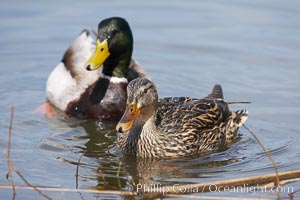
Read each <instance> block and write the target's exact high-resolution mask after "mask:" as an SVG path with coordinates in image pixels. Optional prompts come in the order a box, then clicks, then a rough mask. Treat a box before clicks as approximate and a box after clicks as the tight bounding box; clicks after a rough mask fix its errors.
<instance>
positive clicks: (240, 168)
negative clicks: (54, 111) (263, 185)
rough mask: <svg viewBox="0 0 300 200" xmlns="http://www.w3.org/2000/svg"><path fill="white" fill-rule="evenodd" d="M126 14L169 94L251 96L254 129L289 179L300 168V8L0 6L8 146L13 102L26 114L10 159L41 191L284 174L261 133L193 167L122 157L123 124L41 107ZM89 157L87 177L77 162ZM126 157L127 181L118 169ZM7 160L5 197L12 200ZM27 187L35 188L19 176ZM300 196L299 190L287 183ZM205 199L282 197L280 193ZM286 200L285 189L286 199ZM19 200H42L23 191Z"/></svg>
mask: <svg viewBox="0 0 300 200" xmlns="http://www.w3.org/2000/svg"><path fill="white" fill-rule="evenodd" d="M111 16H122V17H124V18H126V19H127V20H128V22H129V23H130V25H131V28H132V31H133V34H134V40H135V42H134V57H135V58H136V59H137V60H138V61H139V62H140V63H141V64H142V65H143V67H144V68H145V69H146V71H147V72H148V73H149V74H150V75H151V77H152V80H153V81H154V82H155V84H156V86H157V88H158V91H159V95H160V96H161V97H164V96H192V97H203V96H206V95H207V94H208V93H209V91H210V90H211V88H212V86H213V85H214V84H215V83H219V84H221V85H222V86H223V90H224V94H225V98H226V100H228V101H251V102H252V103H251V104H249V105H232V109H239V108H247V109H248V110H249V114H250V116H249V119H248V121H247V125H248V126H249V127H251V128H252V129H253V131H255V133H256V134H257V136H258V137H259V138H260V140H261V141H262V143H263V144H264V145H265V147H266V148H267V149H268V150H269V151H270V153H271V155H272V156H273V159H274V160H275V161H276V162H277V164H278V168H279V171H280V172H283V171H288V170H295V169H299V164H300V160H299V156H300V139H299V134H300V122H299V119H300V67H299V63H300V57H299V55H300V2H299V1H296V0H294V1H279V0H275V1H270V0H266V1H258V0H254V1H234V0H229V1H217V0H213V1H196V0H194V1H188V2H186V1H179V0H178V1H172V2H171V1H158V0H154V1H151V2H141V1H137V0H136V1H110V2H101V1H89V2H70V1H51V2H50V1H49V2H40V1H31V0H29V1H21V0H20V1H2V2H1V6H0V33H1V37H0V61H1V66H0V108H1V114H0V128H1V129H0V130H1V134H2V136H1V139H0V149H1V150H2V151H3V150H6V149H7V141H8V135H7V132H8V124H9V112H10V106H11V105H13V106H14V108H15V115H14V122H13V129H12V133H13V135H12V148H11V158H12V161H13V162H14V163H15V164H16V166H17V168H18V170H19V171H20V172H21V173H22V174H23V175H24V176H25V177H26V178H27V179H28V181H30V183H32V184H33V185H37V186H46V187H59V188H76V185H77V187H78V188H80V189H94V190H103V189H104V190H125V189H128V188H130V187H131V186H132V181H130V179H131V177H132V178H133V179H134V181H135V182H136V183H145V184H151V183H161V184H165V185H172V184H175V183H180V184H184V183H203V182H211V181H217V180H225V179H231V178H240V177H245V176H252V175H263V174H268V173H273V172H274V169H273V167H272V165H271V163H270V161H269V160H268V158H267V157H266V156H265V155H264V154H263V152H262V150H261V149H260V147H259V146H258V145H257V144H256V143H255V141H254V140H253V139H252V137H251V135H250V134H249V133H248V132H247V131H246V130H245V129H244V128H241V130H240V132H241V134H242V138H241V140H240V141H239V142H237V143H236V144H234V145H232V146H231V147H230V148H229V149H227V150H225V151H223V152H219V153H215V154H212V155H208V156H204V157H199V158H194V159H191V160H177V161H171V162H160V163H150V162H146V163H144V162H137V161H135V160H130V159H129V160H128V159H125V158H123V157H122V155H119V154H116V153H115V149H114V144H115V140H116V134H115V131H114V126H115V124H114V123H103V122H98V121H95V120H78V119H74V118H69V117H66V116H64V115H61V116H55V117H52V118H49V117H47V116H46V115H43V114H37V113H35V112H33V111H34V109H35V108H36V107H38V106H39V105H41V104H43V103H44V102H45V83H46V80H47V77H48V75H49V73H50V72H51V71H52V70H53V68H54V66H55V65H56V64H57V63H58V62H59V61H60V59H61V57H62V55H63V53H64V51H65V49H66V48H67V47H68V45H69V43H70V42H71V41H72V40H73V39H74V38H75V37H76V36H77V35H78V34H79V33H80V32H81V30H82V29H84V28H87V29H96V27H97V24H98V22H99V21H100V20H102V19H104V18H107V17H111ZM80 158H81V161H80V165H79V171H78V178H77V179H76V177H75V174H76V167H77V163H78V160H79V159H80ZM120 161H122V163H123V164H122V165H121V167H120V174H119V175H117V173H118V168H119V164H120ZM6 172H7V162H6V159H5V158H4V156H0V186H2V188H1V187H0V188H1V189H0V199H11V198H12V192H11V189H4V188H3V186H6V185H9V182H8V181H7V180H6V178H5V174H6ZM14 182H15V184H16V185H19V186H24V185H25V184H24V182H23V181H22V180H21V179H19V178H18V177H17V176H16V175H15V174H14ZM286 186H287V187H291V188H293V189H294V190H296V189H300V183H299V182H294V183H290V184H288V185H286ZM45 193H47V194H48V195H49V196H51V197H52V198H54V199H71V198H73V199H102V198H111V199H116V198H117V199H120V198H121V199H122V198H125V197H124V196H122V195H104V194H94V193H78V192H53V191H52V192H51V191H48V192H45ZM198 195H204V196H206V195H211V196H218V195H220V196H226V197H233V196H241V197H262V196H263V197H268V198H271V199H275V198H276V194H272V193H258V194H253V193H249V192H248V193H247V192H245V193H238V194H234V193H232V192H227V193H226V192H222V193H216V192H215V193H210V194H201V193H200V194H198ZM284 195H286V194H284ZM16 199H42V197H41V196H39V195H38V194H37V193H36V192H35V191H33V190H24V189H18V190H17V197H16Z"/></svg>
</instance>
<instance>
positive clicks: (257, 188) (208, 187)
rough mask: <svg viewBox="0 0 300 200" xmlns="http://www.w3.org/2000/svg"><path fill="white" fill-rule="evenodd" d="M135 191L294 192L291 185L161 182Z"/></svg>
mask: <svg viewBox="0 0 300 200" xmlns="http://www.w3.org/2000/svg"><path fill="white" fill-rule="evenodd" d="M136 192H137V193H138V194H143V193H160V194H161V193H162V194H163V195H166V194H168V193H178V194H180V193H182V194H183V193H202V192H228V193H250V194H251V195H254V194H256V193H274V192H276V193H278V192H282V193H292V192H294V188H293V187H288V186H280V187H276V186H274V187H271V188H269V187H266V186H260V185H256V186H250V185H248V184H244V185H243V186H218V185H214V184H211V185H205V186H204V187H202V188H201V189H199V188H197V187H195V186H193V185H179V184H174V185H172V186H164V185H162V184H149V185H146V184H137V188H136Z"/></svg>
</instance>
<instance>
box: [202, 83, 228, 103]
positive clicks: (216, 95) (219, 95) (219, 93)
mask: <svg viewBox="0 0 300 200" xmlns="http://www.w3.org/2000/svg"><path fill="white" fill-rule="evenodd" d="M206 98H209V99H222V100H223V99H224V96H223V90H222V86H221V85H219V84H216V85H215V86H214V88H213V89H212V91H211V93H210V94H209V95H208V96H207V97H206Z"/></svg>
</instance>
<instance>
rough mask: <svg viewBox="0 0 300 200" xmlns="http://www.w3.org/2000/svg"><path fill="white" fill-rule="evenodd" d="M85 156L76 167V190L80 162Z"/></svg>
mask: <svg viewBox="0 0 300 200" xmlns="http://www.w3.org/2000/svg"><path fill="white" fill-rule="evenodd" d="M82 156H83V154H81V155H80V157H79V159H78V162H77V166H76V173H75V177H76V189H77V188H78V171H79V165H80V161H81V158H82Z"/></svg>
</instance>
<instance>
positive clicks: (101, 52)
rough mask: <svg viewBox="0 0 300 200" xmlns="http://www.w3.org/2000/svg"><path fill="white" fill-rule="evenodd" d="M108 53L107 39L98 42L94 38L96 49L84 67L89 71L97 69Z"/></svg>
mask: <svg viewBox="0 0 300 200" xmlns="http://www.w3.org/2000/svg"><path fill="white" fill-rule="evenodd" d="M109 55H110V53H109V50H108V42H107V40H103V41H102V42H100V40H99V39H97V40H96V49H95V51H94V53H93V55H92V56H91V57H90V59H89V60H88V61H87V62H86V64H85V68H86V69H87V70H89V71H91V70H95V69H98V68H99V67H100V66H101V65H102V64H103V63H104V62H105V60H106V59H107V58H108V56H109Z"/></svg>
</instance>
